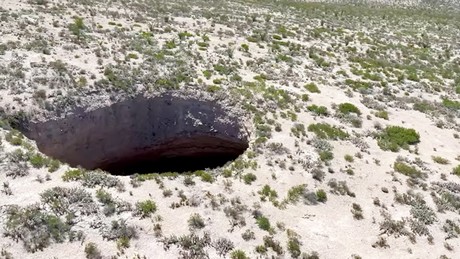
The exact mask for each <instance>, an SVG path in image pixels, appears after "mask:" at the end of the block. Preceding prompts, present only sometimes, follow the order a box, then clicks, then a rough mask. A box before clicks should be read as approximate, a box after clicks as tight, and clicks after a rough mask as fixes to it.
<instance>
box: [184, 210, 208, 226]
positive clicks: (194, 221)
mask: <svg viewBox="0 0 460 259" xmlns="http://www.w3.org/2000/svg"><path fill="white" fill-rule="evenodd" d="M187 222H188V226H189V227H190V229H202V228H204V227H205V226H206V224H205V223H204V219H203V218H202V217H201V215H200V214H198V213H194V214H192V215H190V218H189V219H188V221H187Z"/></svg>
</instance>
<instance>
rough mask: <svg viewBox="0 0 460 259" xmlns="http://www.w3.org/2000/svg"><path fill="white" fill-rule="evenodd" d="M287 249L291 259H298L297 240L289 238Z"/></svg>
mask: <svg viewBox="0 0 460 259" xmlns="http://www.w3.org/2000/svg"><path fill="white" fill-rule="evenodd" d="M287 249H288V251H289V253H290V254H291V257H292V258H299V257H300V255H301V251H300V241H299V239H297V238H296V237H293V238H289V240H288V243H287Z"/></svg>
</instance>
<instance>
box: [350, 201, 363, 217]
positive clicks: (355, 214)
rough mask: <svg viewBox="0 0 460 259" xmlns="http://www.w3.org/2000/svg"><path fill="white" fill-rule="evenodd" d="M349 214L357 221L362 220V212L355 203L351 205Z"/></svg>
mask: <svg viewBox="0 0 460 259" xmlns="http://www.w3.org/2000/svg"><path fill="white" fill-rule="evenodd" d="M351 213H352V214H353V218H354V219H357V220H361V219H363V218H364V216H363V210H362V208H361V206H360V205H359V204H357V203H353V204H352V205H351Z"/></svg>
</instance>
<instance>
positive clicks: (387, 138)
mask: <svg viewBox="0 0 460 259" xmlns="http://www.w3.org/2000/svg"><path fill="white" fill-rule="evenodd" d="M377 137H378V141H377V144H378V145H379V147H380V148H381V149H382V150H390V151H393V152H397V151H399V148H403V149H407V148H408V146H409V145H414V144H417V143H419V142H420V135H419V134H418V133H417V132H416V131H415V130H414V129H407V128H403V127H399V126H388V127H386V128H385V129H384V130H383V132H382V133H381V134H379V135H378V136H377Z"/></svg>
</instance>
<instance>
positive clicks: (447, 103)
mask: <svg viewBox="0 0 460 259" xmlns="http://www.w3.org/2000/svg"><path fill="white" fill-rule="evenodd" d="M442 105H444V107H446V108H449V109H452V110H460V102H459V101H452V100H449V99H443V100H442Z"/></svg>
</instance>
